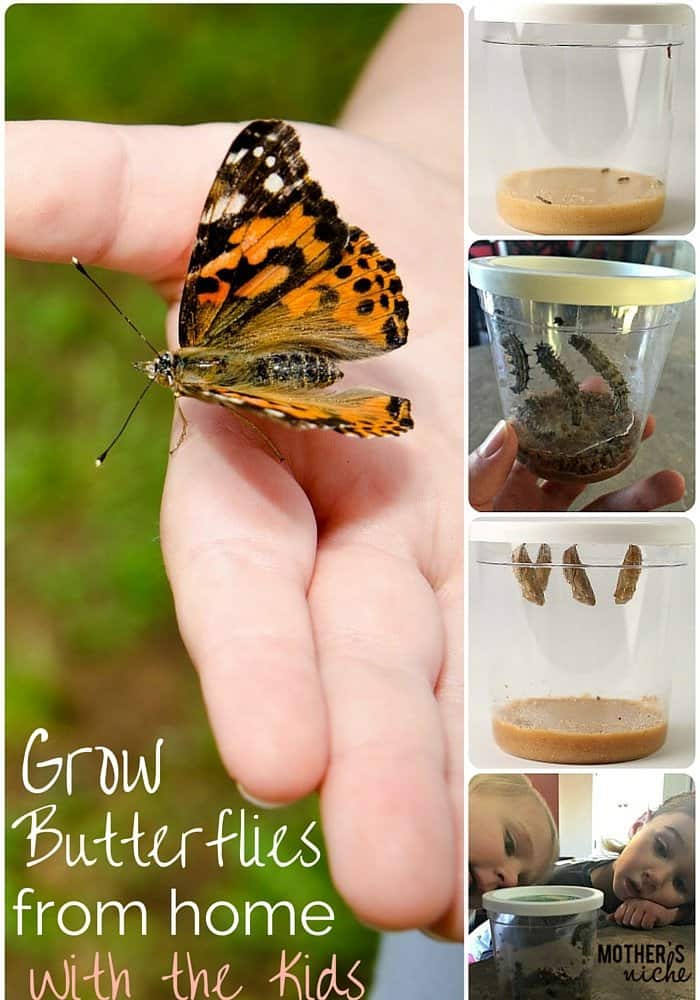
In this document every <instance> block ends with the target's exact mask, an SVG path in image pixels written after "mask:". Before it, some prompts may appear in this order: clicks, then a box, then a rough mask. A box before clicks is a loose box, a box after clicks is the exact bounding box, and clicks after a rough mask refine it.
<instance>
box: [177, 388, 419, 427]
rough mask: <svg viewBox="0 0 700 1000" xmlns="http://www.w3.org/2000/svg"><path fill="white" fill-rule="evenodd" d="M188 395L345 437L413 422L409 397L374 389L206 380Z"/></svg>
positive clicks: (410, 424)
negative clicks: (297, 388) (231, 383)
mask: <svg viewBox="0 0 700 1000" xmlns="http://www.w3.org/2000/svg"><path fill="white" fill-rule="evenodd" d="M194 395H196V397H197V398H198V399H203V400H206V401H208V402H214V403H219V404H220V405H222V406H226V407H228V408H229V409H232V410H233V409H237V408H239V407H243V408H244V409H248V410H251V411H254V412H257V413H260V414H262V415H264V416H266V417H274V418H276V419H277V420H283V421H285V422H286V423H289V424H292V425H293V426H295V427H301V428H327V429H329V430H334V431H338V433H339V434H347V435H349V436H351V437H361V438H370V437H385V436H387V435H393V436H396V435H398V434H403V433H404V431H408V430H410V429H411V428H412V427H413V419H412V417H411V404H410V402H409V400H407V399H402V398H401V397H400V396H390V395H387V394H385V393H381V392H378V391H376V390H374V389H348V390H347V391H345V392H337V393H328V392H323V390H321V389H317V390H304V391H303V392H301V391H299V392H291V391H290V392H285V391H283V390H282V389H274V388H267V387H266V388H265V389H264V391H261V390H260V389H258V388H257V387H254V386H236V387H235V388H231V387H228V386H207V387H202V388H201V389H200V390H199V391H198V392H197V393H195V394H194Z"/></svg>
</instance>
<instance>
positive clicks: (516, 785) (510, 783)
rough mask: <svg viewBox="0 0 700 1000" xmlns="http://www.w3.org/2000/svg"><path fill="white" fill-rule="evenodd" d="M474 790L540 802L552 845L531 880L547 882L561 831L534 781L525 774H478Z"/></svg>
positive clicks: (474, 778) (474, 780)
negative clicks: (540, 867)
mask: <svg viewBox="0 0 700 1000" xmlns="http://www.w3.org/2000/svg"><path fill="white" fill-rule="evenodd" d="M472 792H486V794H487V795H488V794H491V795H501V796H503V797H504V798H511V799H523V798H532V799H535V800H536V801H537V802H539V804H540V805H541V806H542V810H543V812H544V814H545V816H546V817H547V824H548V826H549V832H550V834H551V837H552V847H551V850H550V852H549V856H548V858H547V861H546V863H545V865H544V866H543V867H542V869H541V870H540V871H537V872H533V873H532V878H531V879H530V880H529V881H531V883H532V884H534V885H536V884H538V883H545V882H546V880H547V878H548V876H549V873H550V871H551V869H552V866H553V865H554V862H555V861H556V860H557V858H558V857H559V831H558V830H557V825H556V823H555V822H554V817H553V816H552V813H551V812H550V809H549V806H548V805H547V803H546V801H545V799H544V798H543V796H542V795H540V793H539V792H538V791H537V789H536V788H533V786H532V783H531V782H530V781H529V779H528V778H526V777H525V775H524V774H476V775H475V776H474V777H473V778H472V780H471V781H470V782H469V794H470V795H471V793H472Z"/></svg>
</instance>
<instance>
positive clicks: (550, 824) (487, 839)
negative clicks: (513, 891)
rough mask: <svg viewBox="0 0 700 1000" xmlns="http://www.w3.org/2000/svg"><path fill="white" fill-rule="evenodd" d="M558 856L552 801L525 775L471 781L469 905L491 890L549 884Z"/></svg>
mask: <svg viewBox="0 0 700 1000" xmlns="http://www.w3.org/2000/svg"><path fill="white" fill-rule="evenodd" d="M558 856H559V837H558V835H557V828H556V824H555V822H554V819H553V818H552V814H551V812H550V811H549V807H548V806H547V803H546V802H545V800H544V799H543V798H542V796H541V795H540V794H539V792H537V791H536V790H535V789H534V788H533V787H532V784H531V783H530V781H529V780H528V779H527V778H526V777H525V776H524V775H522V774H478V775H477V776H476V777H474V778H472V780H471V782H470V783H469V859H468V860H469V906H470V908H478V907H479V906H480V904H481V897H482V895H483V893H485V892H488V891H489V890H490V889H501V888H505V887H508V886H515V885H528V884H530V883H532V884H534V883H538V882H544V881H546V879H547V877H548V875H549V873H550V871H551V868H552V865H553V864H554V862H555V861H556V859H557V857H558Z"/></svg>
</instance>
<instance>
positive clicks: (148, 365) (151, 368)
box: [134, 352, 173, 388]
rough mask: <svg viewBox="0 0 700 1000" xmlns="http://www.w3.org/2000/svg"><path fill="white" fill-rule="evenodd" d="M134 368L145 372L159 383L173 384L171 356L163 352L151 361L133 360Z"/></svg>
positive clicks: (170, 385)
mask: <svg viewBox="0 0 700 1000" xmlns="http://www.w3.org/2000/svg"><path fill="white" fill-rule="evenodd" d="M134 368H138V370H139V371H141V372H145V374H146V375H147V377H148V378H149V379H150V380H151V381H152V382H153V381H155V382H158V383H160V385H165V386H168V387H169V388H170V387H172V384H173V356H172V354H169V353H167V352H166V353H165V354H159V355H158V357H157V358H154V359H153V361H134Z"/></svg>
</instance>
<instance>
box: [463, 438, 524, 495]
mask: <svg viewBox="0 0 700 1000" xmlns="http://www.w3.org/2000/svg"><path fill="white" fill-rule="evenodd" d="M517 454H518V436H517V434H516V433H515V431H514V430H513V428H512V427H511V425H510V424H508V423H506V421H505V420H501V421H499V423H497V424H496V426H495V427H494V429H493V430H492V431H491V433H490V434H489V436H488V437H487V438H486V440H485V441H483V442H482V444H480V445H479V447H478V448H477V449H476V451H474V452H472V454H471V455H470V456H469V502H470V503H471V505H472V507H474V508H475V510H480V511H487V510H492V509H493V501H494V499H495V497H496V495H497V494H498V493H499V492H500V491H501V490H502V489H503V487H504V485H505V482H506V479H507V478H508V476H509V474H510V470H511V469H512V468H513V463H514V462H515V459H516V457H517Z"/></svg>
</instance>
